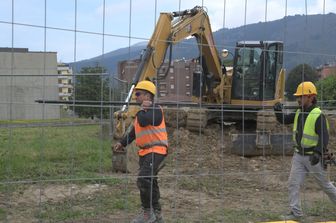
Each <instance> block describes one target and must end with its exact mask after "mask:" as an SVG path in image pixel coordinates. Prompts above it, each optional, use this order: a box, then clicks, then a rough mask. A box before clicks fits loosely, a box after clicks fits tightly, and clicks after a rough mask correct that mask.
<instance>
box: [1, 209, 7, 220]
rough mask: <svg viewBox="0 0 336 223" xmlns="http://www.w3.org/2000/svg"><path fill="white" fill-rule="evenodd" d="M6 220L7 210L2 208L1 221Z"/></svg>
mask: <svg viewBox="0 0 336 223" xmlns="http://www.w3.org/2000/svg"><path fill="white" fill-rule="evenodd" d="M5 218H6V210H4V209H3V208H0V221H4V220H5Z"/></svg>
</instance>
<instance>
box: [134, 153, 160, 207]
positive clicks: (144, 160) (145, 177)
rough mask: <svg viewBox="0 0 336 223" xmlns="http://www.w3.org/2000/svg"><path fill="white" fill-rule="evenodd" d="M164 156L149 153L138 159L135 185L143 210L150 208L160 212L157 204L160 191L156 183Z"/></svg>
mask: <svg viewBox="0 0 336 223" xmlns="http://www.w3.org/2000/svg"><path fill="white" fill-rule="evenodd" d="M164 158H165V155H161V154H157V153H149V154H147V155H145V156H140V157H139V166H140V169H139V174H138V179H137V185H138V188H139V190H140V198H141V204H142V207H143V208H146V209H147V208H151V209H154V210H157V211H161V205H160V203H159V199H160V190H159V185H158V181H157V174H158V172H159V167H160V164H161V162H162V161H163V160H164Z"/></svg>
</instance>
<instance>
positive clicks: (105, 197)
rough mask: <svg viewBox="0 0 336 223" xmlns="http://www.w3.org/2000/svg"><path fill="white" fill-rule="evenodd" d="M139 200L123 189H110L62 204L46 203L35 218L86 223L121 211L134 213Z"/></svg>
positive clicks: (68, 200)
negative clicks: (91, 219) (84, 222)
mask: <svg viewBox="0 0 336 223" xmlns="http://www.w3.org/2000/svg"><path fill="white" fill-rule="evenodd" d="M138 200H139V198H138V196H136V195H132V194H129V193H126V191H123V190H122V189H121V188H111V187H108V188H105V189H103V190H101V191H99V192H96V193H94V194H90V195H84V194H80V195H76V196H74V197H73V198H72V199H69V198H67V199H66V200H62V202H56V203H55V202H54V203H52V202H47V203H44V204H43V205H42V208H41V209H40V211H39V212H38V213H36V216H35V217H36V218H38V219H40V220H42V221H51V222H60V221H61V222H63V221H70V220H76V221H81V220H83V221H86V220H87V219H90V218H95V217H98V216H104V215H111V214H116V213H118V212H120V211H121V212H122V211H134V210H136V209H137V208H138V205H139V201H138Z"/></svg>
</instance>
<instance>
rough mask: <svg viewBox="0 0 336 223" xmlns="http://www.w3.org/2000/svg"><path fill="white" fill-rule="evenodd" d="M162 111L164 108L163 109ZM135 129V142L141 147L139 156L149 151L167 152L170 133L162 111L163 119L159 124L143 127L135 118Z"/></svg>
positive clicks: (164, 153)
mask: <svg viewBox="0 0 336 223" xmlns="http://www.w3.org/2000/svg"><path fill="white" fill-rule="evenodd" d="M161 111H162V109H161ZM134 129H135V136H136V138H135V143H136V145H137V146H138V147H139V148H140V149H139V151H138V154H139V156H144V155H146V154H148V153H158V154H162V155H166V154H167V148H168V135H167V131H166V124H165V120H164V116H163V111H162V121H161V124H160V125H158V126H153V125H148V126H145V127H141V126H140V124H139V122H138V118H137V117H135V120H134Z"/></svg>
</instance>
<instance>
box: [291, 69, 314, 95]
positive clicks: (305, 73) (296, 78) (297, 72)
mask: <svg viewBox="0 0 336 223" xmlns="http://www.w3.org/2000/svg"><path fill="white" fill-rule="evenodd" d="M317 80H318V74H317V72H316V70H315V69H314V68H312V67H311V66H309V65H308V64H300V65H298V66H296V67H294V68H293V69H292V70H291V71H290V72H289V74H288V77H287V80H286V87H285V90H286V93H287V97H288V99H289V100H294V99H295V96H293V94H294V93H295V92H296V89H297V86H298V85H299V84H300V83H301V82H303V81H311V82H313V83H315V82H316V81H317Z"/></svg>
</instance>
